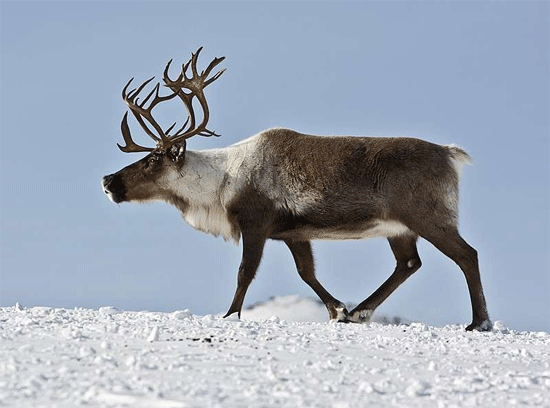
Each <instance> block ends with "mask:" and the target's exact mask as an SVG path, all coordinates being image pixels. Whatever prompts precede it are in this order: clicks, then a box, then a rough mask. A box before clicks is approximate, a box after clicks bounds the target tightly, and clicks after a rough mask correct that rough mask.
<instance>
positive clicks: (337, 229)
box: [272, 217, 414, 241]
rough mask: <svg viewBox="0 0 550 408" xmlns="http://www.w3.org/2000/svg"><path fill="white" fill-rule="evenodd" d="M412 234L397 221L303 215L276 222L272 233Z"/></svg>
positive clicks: (333, 236)
mask: <svg viewBox="0 0 550 408" xmlns="http://www.w3.org/2000/svg"><path fill="white" fill-rule="evenodd" d="M412 234H414V233H413V232H412V231H411V230H410V229H409V228H407V227H406V226H405V225H404V224H402V223H401V222H399V221H394V220H381V219H377V218H374V219H370V220H368V221H358V222H346V221H345V220H343V221H340V222H334V223H317V222H315V221H311V220H308V219H307V218H303V217H289V218H287V219H285V220H281V222H279V223H277V225H276V230H275V231H274V233H273V234H272V238H275V239H294V240H304V241H305V240H307V241H309V240H315V239H323V240H347V239H365V238H374V237H394V236H398V235H412Z"/></svg>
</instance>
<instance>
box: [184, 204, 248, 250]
mask: <svg viewBox="0 0 550 408" xmlns="http://www.w3.org/2000/svg"><path fill="white" fill-rule="evenodd" d="M182 215H183V218H184V219H185V221H187V222H188V223H189V225H191V226H192V227H193V228H195V229H197V230H199V231H202V232H205V233H207V234H211V235H214V236H216V237H217V236H221V237H222V238H223V239H224V240H225V241H228V240H229V239H232V240H233V241H235V242H238V241H239V232H238V229H237V228H236V227H235V226H234V225H233V224H232V223H231V222H230V220H229V217H228V215H227V211H226V210H225V209H224V208H223V207H222V206H221V204H218V205H216V204H211V205H190V206H188V207H187V208H186V209H185V211H184V212H183V214H182Z"/></svg>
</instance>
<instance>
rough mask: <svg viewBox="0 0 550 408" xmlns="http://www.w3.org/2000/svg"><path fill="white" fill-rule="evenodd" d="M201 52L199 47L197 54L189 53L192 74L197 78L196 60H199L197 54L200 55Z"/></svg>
mask: <svg viewBox="0 0 550 408" xmlns="http://www.w3.org/2000/svg"><path fill="white" fill-rule="evenodd" d="M201 51H202V47H199V49H198V50H197V52H192V53H191V70H192V72H193V76H194V77H198V76H199V73H198V72H197V60H198V59H199V54H200V53H201ZM188 64H189V63H188Z"/></svg>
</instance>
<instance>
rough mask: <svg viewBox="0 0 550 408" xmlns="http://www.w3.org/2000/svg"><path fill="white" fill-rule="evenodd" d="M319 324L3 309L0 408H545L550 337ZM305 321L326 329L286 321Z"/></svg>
mask: <svg viewBox="0 0 550 408" xmlns="http://www.w3.org/2000/svg"><path fill="white" fill-rule="evenodd" d="M289 312H290V314H289ZM324 313H325V311H324V310H323V308H322V307H320V306H319V305H318V304H317V303H316V302H314V301H312V300H308V299H303V298H298V297H291V298H282V299H274V300H272V301H271V302H270V303H269V304H265V305H259V306H257V307H255V308H253V309H251V310H245V311H243V319H242V320H241V321H239V320H237V319H231V318H230V319H222V318H221V317H220V316H213V315H208V316H197V315H193V314H191V313H189V312H188V311H176V312H172V313H158V312H121V311H118V310H116V309H114V308H111V307H104V308H100V309H99V310H89V309H70V310H69V309H58V308H49V307H34V308H23V307H7V308H0V406H9V407H18V408H24V407H71V408H72V407H77V406H86V407H144V408H145V407H147V408H156V407H162V408H176V407H197V408H199V407H200V408H208V407H247V408H249V407H252V408H253V407H316V408H318V407H337V408H348V407H349V408H356V407H382V406H384V407H386V406H401V407H439V406H441V407H460V406H470V407H478V406H479V407H507V406H512V405H527V406H537V407H550V335H549V334H548V333H545V332H539V333H535V332H517V331H514V330H509V329H507V328H506V327H504V325H503V324H502V323H498V322H497V324H496V325H495V326H496V329H495V330H494V331H493V332H490V333H477V332H476V333H470V332H465V331H464V326H458V325H455V326H446V327H430V326H427V325H425V324H422V323H410V324H406V325H405V324H400V325H395V324H381V323H371V324H369V325H355V324H335V323H327V322H325V320H326V315H325V314H324ZM277 314H278V315H279V316H280V317H281V318H279V317H274V316H273V315H277ZM308 315H309V316H311V318H312V320H316V319H319V320H321V321H322V322H311V321H310V322H303V321H301V322H298V321H289V320H283V319H282V317H284V318H286V319H288V318H289V317H294V318H299V319H303V318H304V316H308ZM316 316H323V317H316ZM255 319H260V320H255Z"/></svg>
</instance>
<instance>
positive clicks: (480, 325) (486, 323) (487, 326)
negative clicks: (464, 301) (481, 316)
mask: <svg viewBox="0 0 550 408" xmlns="http://www.w3.org/2000/svg"><path fill="white" fill-rule="evenodd" d="M474 330H475V331H491V330H493V323H492V322H491V321H490V320H489V319H485V320H482V321H481V322H472V324H470V325H469V326H468V327H466V331H474Z"/></svg>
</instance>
